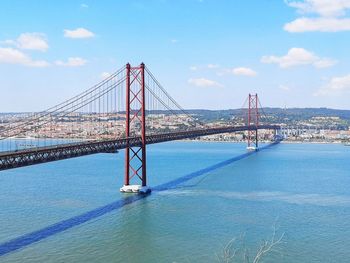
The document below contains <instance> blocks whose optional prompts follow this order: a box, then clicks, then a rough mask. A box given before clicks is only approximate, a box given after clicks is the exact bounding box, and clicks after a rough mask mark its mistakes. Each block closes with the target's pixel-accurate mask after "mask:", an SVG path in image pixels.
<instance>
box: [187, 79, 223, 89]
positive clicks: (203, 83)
mask: <svg viewBox="0 0 350 263" xmlns="http://www.w3.org/2000/svg"><path fill="white" fill-rule="evenodd" d="M188 83H189V84H191V85H193V86H196V87H222V85H221V84H220V83H218V82H216V81H214V80H210V79H205V78H197V79H192V78H191V79H189V80H188Z"/></svg>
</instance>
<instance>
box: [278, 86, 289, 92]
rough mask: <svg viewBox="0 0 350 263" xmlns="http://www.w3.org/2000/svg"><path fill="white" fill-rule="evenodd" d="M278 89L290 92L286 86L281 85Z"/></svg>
mask: <svg viewBox="0 0 350 263" xmlns="http://www.w3.org/2000/svg"><path fill="white" fill-rule="evenodd" d="M278 88H279V89H280V90H283V91H290V88H289V87H288V86H286V85H279V86H278Z"/></svg>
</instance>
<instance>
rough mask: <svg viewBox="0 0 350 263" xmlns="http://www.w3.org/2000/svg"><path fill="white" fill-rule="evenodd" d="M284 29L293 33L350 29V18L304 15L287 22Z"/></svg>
mask: <svg viewBox="0 0 350 263" xmlns="http://www.w3.org/2000/svg"><path fill="white" fill-rule="evenodd" d="M284 30H286V31H288V32H291V33H298V32H311V31H320V32H338V31H348V30H350V18H328V17H327V18H326V17H318V18H306V17H303V18H298V19H296V20H294V21H292V22H290V23H287V24H285V26H284Z"/></svg>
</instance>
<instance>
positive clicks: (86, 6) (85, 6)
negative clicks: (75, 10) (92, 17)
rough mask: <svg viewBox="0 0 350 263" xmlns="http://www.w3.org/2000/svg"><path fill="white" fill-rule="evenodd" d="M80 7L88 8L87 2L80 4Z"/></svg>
mask: <svg viewBox="0 0 350 263" xmlns="http://www.w3.org/2000/svg"><path fill="white" fill-rule="evenodd" d="M80 7H81V8H89V6H88V5H87V4H81V5H80Z"/></svg>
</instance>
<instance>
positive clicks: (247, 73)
mask: <svg viewBox="0 0 350 263" xmlns="http://www.w3.org/2000/svg"><path fill="white" fill-rule="evenodd" d="M232 73H233V74H235V75H241V76H247V77H255V76H256V75H257V73H256V72H255V71H254V70H252V69H250V68H244V67H239V68H234V69H232Z"/></svg>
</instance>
